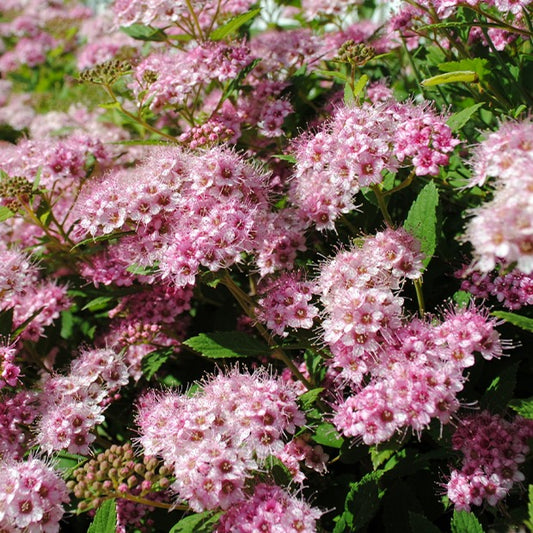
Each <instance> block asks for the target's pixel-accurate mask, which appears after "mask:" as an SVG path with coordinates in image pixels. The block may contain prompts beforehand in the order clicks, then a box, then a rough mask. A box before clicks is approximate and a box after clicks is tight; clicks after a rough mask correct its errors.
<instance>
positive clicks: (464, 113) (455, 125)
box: [446, 102, 484, 132]
mask: <svg viewBox="0 0 533 533" xmlns="http://www.w3.org/2000/svg"><path fill="white" fill-rule="evenodd" d="M483 105H484V104H483V102H480V103H478V104H474V105H472V106H470V107H467V108H466V109H462V110H461V111H459V112H457V113H454V114H453V115H452V116H451V117H450V118H449V119H448V120H447V121H446V124H448V126H450V129H451V130H452V131H454V132H455V131H458V130H460V129H461V128H462V127H463V126H464V125H465V124H466V123H467V122H468V121H469V120H470V119H471V118H472V115H474V113H475V112H476V111H477V110H478V109H479V108H480V107H483Z"/></svg>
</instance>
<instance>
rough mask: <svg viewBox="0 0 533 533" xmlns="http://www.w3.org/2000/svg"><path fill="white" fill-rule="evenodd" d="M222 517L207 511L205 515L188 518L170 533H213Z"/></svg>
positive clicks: (183, 519) (200, 514)
mask: <svg viewBox="0 0 533 533" xmlns="http://www.w3.org/2000/svg"><path fill="white" fill-rule="evenodd" d="M221 515H222V513H216V514H213V511H205V512H204V513H199V514H193V515H190V516H186V517H185V518H182V519H181V520H180V521H179V522H178V523H177V524H176V525H175V526H174V527H173V528H172V529H171V530H170V531H169V533H212V531H213V529H214V526H215V525H216V523H217V522H218V521H219V520H220V516H221Z"/></svg>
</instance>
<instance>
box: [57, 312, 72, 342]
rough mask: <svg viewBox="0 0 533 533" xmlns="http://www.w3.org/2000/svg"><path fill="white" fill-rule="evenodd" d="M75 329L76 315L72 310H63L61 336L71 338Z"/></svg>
mask: <svg viewBox="0 0 533 533" xmlns="http://www.w3.org/2000/svg"><path fill="white" fill-rule="evenodd" d="M73 330H74V315H73V314H72V311H68V310H67V311H61V333H60V335H61V338H62V339H69V338H70V337H71V335H72V332H73Z"/></svg>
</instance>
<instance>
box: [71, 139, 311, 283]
mask: <svg viewBox="0 0 533 533" xmlns="http://www.w3.org/2000/svg"><path fill="white" fill-rule="evenodd" d="M268 193H269V186H268V181H267V175H266V174H264V173H263V172H262V171H260V170H259V169H258V168H256V167H254V166H252V165H250V164H247V163H245V162H244V161H243V160H242V159H241V157H239V156H238V155H237V154H236V153H235V152H233V151H231V150H228V149H226V148H211V149H208V150H204V151H201V152H199V153H197V154H194V153H190V152H184V151H182V150H181V149H180V148H177V147H168V148H167V147H165V148H158V149H155V150H153V151H151V152H150V153H149V155H148V156H147V157H146V158H145V159H144V161H143V162H142V163H141V164H140V165H138V166H137V167H135V168H130V169H126V170H118V171H115V172H111V173H108V174H107V175H106V176H104V178H103V179H102V180H99V181H93V182H89V183H88V184H87V186H86V187H85V189H84V190H82V193H81V195H80V198H79V201H78V205H77V213H78V216H79V217H80V223H79V226H80V228H79V230H80V231H79V235H80V236H83V235H84V234H85V233H89V234H90V235H92V236H97V235H102V234H110V233H113V232H116V231H128V230H129V231H130V232H132V233H134V234H133V235H128V236H125V237H123V238H122V239H121V240H120V241H119V242H118V243H117V244H115V245H114V246H113V249H112V250H111V251H110V252H109V254H111V261H110V265H109V268H111V269H112V270H113V272H112V273H111V275H109V276H105V277H103V273H102V271H106V270H107V268H106V267H105V257H104V256H100V259H102V260H103V261H102V263H103V264H102V267H100V268H99V269H97V271H94V272H95V273H97V275H98V277H99V280H103V281H104V282H106V283H107V282H108V281H107V279H109V281H113V280H114V279H116V278H118V277H119V276H120V274H118V273H117V270H118V269H119V268H120V264H122V271H125V270H126V269H127V268H128V267H130V266H131V265H140V266H143V267H144V266H155V265H158V267H159V272H160V274H159V275H160V276H161V277H163V278H169V279H170V280H171V281H172V282H173V283H174V284H175V285H176V286H178V287H185V286H187V285H192V284H194V280H195V277H196V274H197V272H198V270H199V269H200V268H201V267H205V268H208V269H210V270H212V271H216V270H218V269H220V268H227V267H229V266H231V265H232V264H234V263H237V262H240V261H241V260H242V254H243V253H244V252H253V251H254V250H257V253H258V263H259V262H261V264H262V265H265V267H262V270H264V271H267V272H268V271H271V270H270V269H273V268H276V266H277V264H280V263H281V264H282V266H283V267H284V268H290V267H291V266H292V264H291V259H293V258H294V254H295V251H294V248H300V249H301V247H302V236H301V235H294V234H295V232H297V230H298V229H299V228H298V227H296V228H295V226H297V224H294V223H293V224H292V227H291V226H290V225H283V224H284V222H285V221H286V220H287V218H286V217H284V216H283V215H279V214H277V213H276V212H271V211H270V205H269V200H268ZM274 236H275V238H276V239H275V241H274ZM273 242H275V246H272V243H273ZM267 265H268V267H267ZM89 274H90V271H89ZM130 282H131V281H130ZM122 283H123V284H127V283H128V281H127V280H126V279H125V280H124V281H122Z"/></svg>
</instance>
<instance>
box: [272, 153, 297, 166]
mask: <svg viewBox="0 0 533 533" xmlns="http://www.w3.org/2000/svg"><path fill="white" fill-rule="evenodd" d="M272 159H279V160H280V161H288V162H289V163H292V164H294V165H296V157H294V156H293V155H285V154H274V155H273V156H272Z"/></svg>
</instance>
